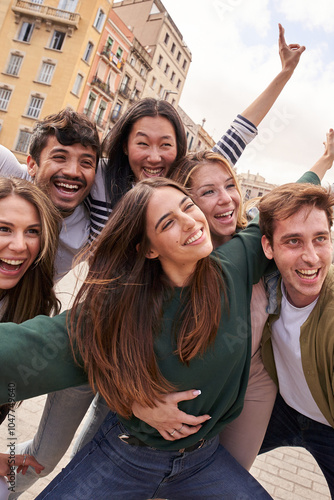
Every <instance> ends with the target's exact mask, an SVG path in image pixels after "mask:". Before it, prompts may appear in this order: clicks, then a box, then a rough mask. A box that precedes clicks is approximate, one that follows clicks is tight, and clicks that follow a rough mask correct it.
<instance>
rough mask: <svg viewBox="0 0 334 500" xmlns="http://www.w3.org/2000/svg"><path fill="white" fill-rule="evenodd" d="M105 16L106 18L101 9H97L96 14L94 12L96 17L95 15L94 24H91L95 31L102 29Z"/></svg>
mask: <svg viewBox="0 0 334 500" xmlns="http://www.w3.org/2000/svg"><path fill="white" fill-rule="evenodd" d="M105 18H106V15H105V13H104V12H103V10H102V9H99V10H98V11H97V14H96V17H95V21H94V24H93V26H94V28H96V29H97V31H99V32H101V31H102V28H103V25H104V20H105Z"/></svg>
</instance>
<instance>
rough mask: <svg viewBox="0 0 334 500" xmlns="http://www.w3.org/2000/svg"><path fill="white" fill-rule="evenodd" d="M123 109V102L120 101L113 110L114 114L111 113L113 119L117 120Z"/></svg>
mask: <svg viewBox="0 0 334 500" xmlns="http://www.w3.org/2000/svg"><path fill="white" fill-rule="evenodd" d="M121 109H122V104H121V103H120V102H118V103H117V104H116V105H115V107H114V110H113V112H112V115H111V119H112V120H117V118H118V117H119V115H120V113H121Z"/></svg>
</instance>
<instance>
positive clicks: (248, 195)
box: [245, 189, 251, 200]
mask: <svg viewBox="0 0 334 500" xmlns="http://www.w3.org/2000/svg"><path fill="white" fill-rule="evenodd" d="M250 195H251V190H250V189H246V194H245V200H249V198H250Z"/></svg>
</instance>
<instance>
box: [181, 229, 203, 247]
mask: <svg viewBox="0 0 334 500" xmlns="http://www.w3.org/2000/svg"><path fill="white" fill-rule="evenodd" d="M202 234H203V229H199V231H197V233H196V234H194V236H192V237H191V238H189V239H188V240H187V241H186V242H185V245H190V243H194V241H197V240H199V239H200V237H201V236H202Z"/></svg>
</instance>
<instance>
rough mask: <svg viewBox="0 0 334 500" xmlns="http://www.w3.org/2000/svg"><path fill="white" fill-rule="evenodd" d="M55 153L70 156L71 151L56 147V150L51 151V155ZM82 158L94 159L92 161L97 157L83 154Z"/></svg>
mask: <svg viewBox="0 0 334 500" xmlns="http://www.w3.org/2000/svg"><path fill="white" fill-rule="evenodd" d="M53 153H67V154H68V153H69V150H68V149H63V148H59V147H55V148H53V149H51V151H50V154H53ZM82 156H87V157H88V158H92V160H96V155H93V154H91V153H83V154H82Z"/></svg>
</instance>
